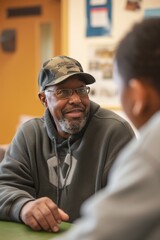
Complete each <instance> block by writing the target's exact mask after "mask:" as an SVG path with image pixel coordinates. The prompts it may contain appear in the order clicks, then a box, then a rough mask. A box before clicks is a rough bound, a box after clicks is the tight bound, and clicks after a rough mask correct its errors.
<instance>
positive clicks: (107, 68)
mask: <svg viewBox="0 0 160 240" xmlns="http://www.w3.org/2000/svg"><path fill="white" fill-rule="evenodd" d="M114 54H115V45H92V46H88V61H87V68H88V72H89V73H90V74H92V75H93V76H94V77H95V79H96V83H94V84H93V85H91V92H90V98H91V100H93V101H96V102H98V103H99V104H100V105H101V106H106V107H109V108H120V102H119V97H118V93H117V87H116V83H115V82H114V80H113V61H114Z"/></svg>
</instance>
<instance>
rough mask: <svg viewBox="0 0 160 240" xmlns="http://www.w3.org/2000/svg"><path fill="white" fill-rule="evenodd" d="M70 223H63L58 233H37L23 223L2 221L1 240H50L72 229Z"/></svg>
mask: <svg viewBox="0 0 160 240" xmlns="http://www.w3.org/2000/svg"><path fill="white" fill-rule="evenodd" d="M70 226H71V224H70V223H65V222H63V223H61V225H60V231H59V232H58V233H49V232H43V231H40V232H35V231H33V230H32V229H30V228H29V227H27V226H26V225H24V224H21V223H15V222H7V221H0V239H1V240H49V239H51V238H54V236H58V235H60V234H61V233H63V232H64V231H66V230H68V229H69V228H70Z"/></svg>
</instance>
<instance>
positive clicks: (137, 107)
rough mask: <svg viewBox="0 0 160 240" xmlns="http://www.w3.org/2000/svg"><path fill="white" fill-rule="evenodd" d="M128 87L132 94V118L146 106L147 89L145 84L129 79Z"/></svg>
mask: <svg viewBox="0 0 160 240" xmlns="http://www.w3.org/2000/svg"><path fill="white" fill-rule="evenodd" d="M129 87H130V89H131V92H132V98H133V106H132V113H133V114H134V116H138V115H140V114H141V113H143V111H144V110H145V108H146V104H147V95H148V94H147V88H146V86H145V84H144V83H143V82H141V81H139V80H138V79H131V80H130V81H129Z"/></svg>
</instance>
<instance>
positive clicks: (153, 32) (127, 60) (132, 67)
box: [115, 17, 160, 92]
mask: <svg viewBox="0 0 160 240" xmlns="http://www.w3.org/2000/svg"><path fill="white" fill-rule="evenodd" d="M115 60H116V63H117V67H118V71H119V73H120V75H121V77H122V78H123V81H124V82H125V83H126V84H128V82H129V80H130V79H132V78H138V79H139V80H141V81H146V82H147V81H148V83H150V84H151V85H152V86H153V87H155V88H156V89H157V90H158V91H159V92H160V17H155V18H146V19H144V20H142V21H141V22H139V23H136V24H135V25H134V26H133V27H132V29H131V30H130V31H129V32H128V33H127V34H126V35H125V36H124V37H123V39H122V40H121V41H120V43H119V45H118V47H117V50H116V55H115Z"/></svg>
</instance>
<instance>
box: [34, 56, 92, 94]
mask: <svg viewBox="0 0 160 240" xmlns="http://www.w3.org/2000/svg"><path fill="white" fill-rule="evenodd" d="M73 75H80V76H82V77H83V78H82V80H83V81H84V82H85V83H86V84H92V83H94V82H95V78H94V77H93V76H92V75H90V74H88V73H85V72H83V68H82V66H81V64H80V63H79V62H78V61H77V60H75V59H73V58H70V57H67V56H57V57H54V58H51V59H50V60H48V61H46V62H45V63H44V64H43V67H42V69H41V70H40V73H39V77H38V84H39V86H40V89H41V90H42V91H43V90H44V89H45V88H46V87H48V86H51V85H55V84H58V83H60V82H62V81H64V80H66V79H67V78H69V77H71V76H73Z"/></svg>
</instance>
